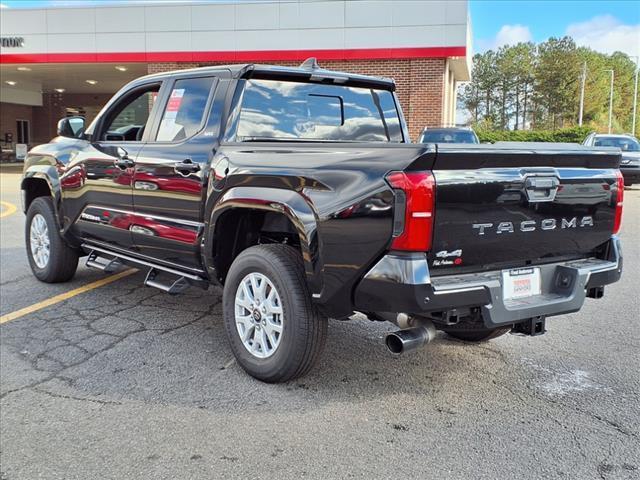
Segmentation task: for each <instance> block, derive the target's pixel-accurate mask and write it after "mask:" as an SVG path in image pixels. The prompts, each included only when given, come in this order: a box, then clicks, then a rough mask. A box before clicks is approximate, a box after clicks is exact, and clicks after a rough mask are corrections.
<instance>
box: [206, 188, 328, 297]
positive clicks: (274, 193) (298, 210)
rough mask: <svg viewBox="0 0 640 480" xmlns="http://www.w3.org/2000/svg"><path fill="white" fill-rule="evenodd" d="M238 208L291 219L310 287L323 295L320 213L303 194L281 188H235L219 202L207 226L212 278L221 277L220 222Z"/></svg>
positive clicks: (208, 263) (207, 259) (208, 257)
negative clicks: (216, 244) (217, 253)
mask: <svg viewBox="0 0 640 480" xmlns="http://www.w3.org/2000/svg"><path fill="white" fill-rule="evenodd" d="M237 208H245V209H253V210H263V211H269V212H274V213H279V214H282V215H284V216H285V217H287V219H289V221H290V222H291V224H292V225H293V226H294V228H295V230H296V232H297V234H298V237H299V240H300V249H301V252H302V258H303V261H304V266H305V273H306V277H307V282H308V285H309V288H310V290H311V293H312V294H319V293H320V292H321V291H322V279H321V259H320V253H319V252H320V248H319V238H318V228H317V225H318V219H317V214H316V212H315V210H314V209H313V207H312V206H311V204H310V203H309V202H308V201H307V199H305V197H304V196H303V195H302V194H300V193H298V192H295V191H291V190H284V189H278V188H263V187H260V188H256V187H234V188H231V189H229V190H228V191H226V192H225V193H224V194H222V196H221V197H220V198H219V199H218V201H217V202H216V204H215V206H214V207H213V211H212V213H211V217H210V220H209V222H208V225H207V226H206V231H207V236H206V239H205V248H204V256H205V258H204V261H205V265H207V267H208V270H209V273H210V276H211V278H216V277H217V275H216V273H215V268H214V267H213V265H214V258H213V241H214V235H215V230H216V222H217V221H218V219H219V218H220V217H221V215H222V214H223V213H225V212H227V211H229V210H230V209H237Z"/></svg>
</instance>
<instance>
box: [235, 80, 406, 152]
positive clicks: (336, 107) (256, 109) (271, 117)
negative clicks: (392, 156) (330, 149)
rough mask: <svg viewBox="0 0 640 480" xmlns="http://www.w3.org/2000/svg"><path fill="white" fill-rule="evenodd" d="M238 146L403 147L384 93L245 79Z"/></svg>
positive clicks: (392, 103) (394, 110)
mask: <svg viewBox="0 0 640 480" xmlns="http://www.w3.org/2000/svg"><path fill="white" fill-rule="evenodd" d="M236 136H237V139H238V140H239V141H251V140H270V139H281V140H287V139H291V140H325V141H354V142H396V143H399V142H402V140H403V139H402V131H401V128H400V120H399V117H398V110H397V108H396V104H395V101H394V98H393V94H392V93H391V92H389V91H387V90H373V89H370V88H359V87H347V86H340V85H323V84H313V83H298V82H283V81H275V80H258V79H251V80H246V85H245V90H244V95H243V99H242V107H241V110H240V117H239V120H238V129H237V133H236Z"/></svg>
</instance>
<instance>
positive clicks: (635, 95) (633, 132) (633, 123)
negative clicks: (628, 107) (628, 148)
mask: <svg viewBox="0 0 640 480" xmlns="http://www.w3.org/2000/svg"><path fill="white" fill-rule="evenodd" d="M639 70H640V57H638V56H636V74H635V76H634V80H633V118H632V119H631V135H633V136H634V137H635V136H636V107H637V105H638V71H639Z"/></svg>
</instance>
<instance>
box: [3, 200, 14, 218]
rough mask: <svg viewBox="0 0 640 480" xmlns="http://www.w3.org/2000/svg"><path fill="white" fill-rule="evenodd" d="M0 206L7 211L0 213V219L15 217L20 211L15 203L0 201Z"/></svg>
mask: <svg viewBox="0 0 640 480" xmlns="http://www.w3.org/2000/svg"><path fill="white" fill-rule="evenodd" d="M0 205H2V206H3V207H4V208H6V210H5V211H4V212H2V213H0V218H4V217H8V216H9V215H13V214H14V213H16V211H18V207H16V206H15V205H14V204H13V203H9V202H3V201H0Z"/></svg>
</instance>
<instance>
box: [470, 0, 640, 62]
mask: <svg viewBox="0 0 640 480" xmlns="http://www.w3.org/2000/svg"><path fill="white" fill-rule="evenodd" d="M469 5H470V12H471V25H472V28H473V40H474V41H473V48H474V51H476V52H483V51H485V50H488V49H490V48H496V47H500V46H502V45H512V44H515V43H518V42H520V41H534V42H540V41H544V40H546V39H547V38H549V37H551V36H555V37H559V36H563V35H570V36H571V37H573V39H574V40H575V41H576V43H577V44H578V45H581V46H582V45H583V46H588V47H591V48H593V49H594V50H597V51H600V52H603V53H612V52H614V51H616V50H619V51H622V52H625V53H627V54H628V55H640V0H622V1H613V0H581V1H567V0H544V1H540V0H538V1H528V0H527V1H524V0H521V1H505V0H502V1H496V0H471V2H470V4H469Z"/></svg>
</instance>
